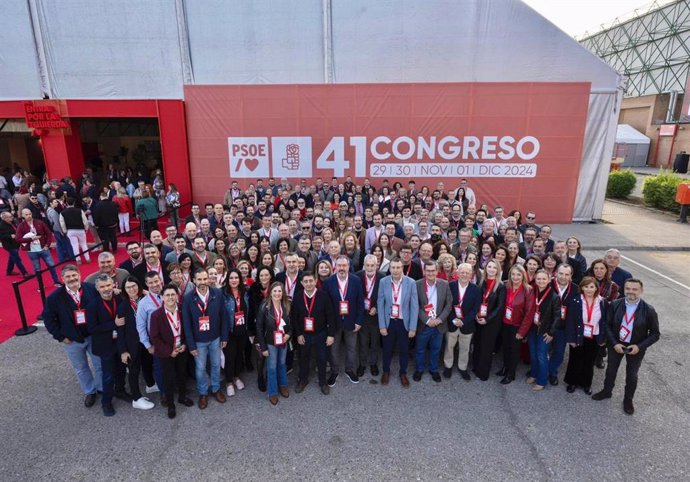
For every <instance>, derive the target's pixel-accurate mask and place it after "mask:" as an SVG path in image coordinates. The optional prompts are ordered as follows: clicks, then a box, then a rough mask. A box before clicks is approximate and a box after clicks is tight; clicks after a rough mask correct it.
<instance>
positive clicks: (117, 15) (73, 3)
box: [29, 0, 183, 99]
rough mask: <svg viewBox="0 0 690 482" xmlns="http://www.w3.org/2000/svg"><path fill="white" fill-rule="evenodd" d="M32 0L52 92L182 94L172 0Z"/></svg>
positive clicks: (74, 95) (65, 95)
mask: <svg viewBox="0 0 690 482" xmlns="http://www.w3.org/2000/svg"><path fill="white" fill-rule="evenodd" d="M29 4H30V5H32V7H33V8H35V11H36V14H37V16H38V23H39V25H40V31H41V35H42V47H43V48H44V50H45V57H46V63H47V77H48V80H49V87H50V92H49V95H50V97H51V98H60V99H181V98H182V86H183V75H182V61H181V55H180V44H179V38H180V36H179V32H178V23H177V18H178V16H177V12H176V9H175V2H174V1H173V0H146V1H140V0H117V1H104V0H98V1H93V0H29ZM39 48H40V47H39ZM39 54H40V52H39ZM29 98H31V97H29Z"/></svg>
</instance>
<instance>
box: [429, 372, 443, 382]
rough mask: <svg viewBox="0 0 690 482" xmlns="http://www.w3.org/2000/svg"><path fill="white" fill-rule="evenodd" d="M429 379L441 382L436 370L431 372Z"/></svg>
mask: <svg viewBox="0 0 690 482" xmlns="http://www.w3.org/2000/svg"><path fill="white" fill-rule="evenodd" d="M431 379H432V380H433V381H435V382H436V383H441V375H440V374H439V373H438V372H433V373H432V374H431Z"/></svg>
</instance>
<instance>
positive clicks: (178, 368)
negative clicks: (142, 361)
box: [159, 351, 187, 407]
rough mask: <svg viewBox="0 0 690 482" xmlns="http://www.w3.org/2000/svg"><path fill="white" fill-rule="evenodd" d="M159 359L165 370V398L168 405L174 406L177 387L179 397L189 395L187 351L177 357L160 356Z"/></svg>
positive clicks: (163, 370)
mask: <svg viewBox="0 0 690 482" xmlns="http://www.w3.org/2000/svg"><path fill="white" fill-rule="evenodd" d="M159 361H160V364H161V371H162V372H163V385H165V398H166V399H167V401H168V407H172V406H174V405H175V388H177V396H178V397H179V398H182V397H184V396H186V395H187V352H186V351H185V352H183V353H180V354H179V355H177V356H176V357H175V358H172V357H168V358H159Z"/></svg>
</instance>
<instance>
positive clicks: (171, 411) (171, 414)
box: [168, 404, 177, 418]
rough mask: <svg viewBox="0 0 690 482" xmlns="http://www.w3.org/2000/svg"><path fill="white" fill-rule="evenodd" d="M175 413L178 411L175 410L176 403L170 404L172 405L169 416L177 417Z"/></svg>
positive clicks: (169, 408)
mask: <svg viewBox="0 0 690 482" xmlns="http://www.w3.org/2000/svg"><path fill="white" fill-rule="evenodd" d="M175 415H177V413H176V412H175V405H173V404H170V406H169V407H168V418H175Z"/></svg>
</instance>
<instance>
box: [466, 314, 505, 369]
mask: <svg viewBox="0 0 690 482" xmlns="http://www.w3.org/2000/svg"><path fill="white" fill-rule="evenodd" d="M500 333H501V323H500V322H493V323H487V324H486V325H480V324H479V323H477V331H476V332H475V334H474V351H473V357H472V362H473V365H474V373H475V375H477V377H478V378H479V379H481V380H486V379H488V378H489V374H490V373H491V359H492V358H493V353H494V348H495V346H496V340H497V339H498V335H499V334H500Z"/></svg>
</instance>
